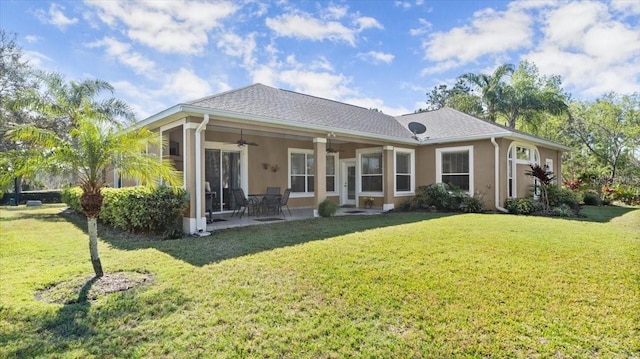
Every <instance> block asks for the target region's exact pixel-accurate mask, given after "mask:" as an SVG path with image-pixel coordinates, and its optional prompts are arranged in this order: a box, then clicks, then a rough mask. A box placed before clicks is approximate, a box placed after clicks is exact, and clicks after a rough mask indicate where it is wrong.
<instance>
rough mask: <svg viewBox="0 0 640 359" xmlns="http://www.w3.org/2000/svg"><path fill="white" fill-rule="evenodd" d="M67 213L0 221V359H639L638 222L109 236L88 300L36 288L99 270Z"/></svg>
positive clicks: (409, 222)
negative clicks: (108, 288)
mask: <svg viewBox="0 0 640 359" xmlns="http://www.w3.org/2000/svg"><path fill="white" fill-rule="evenodd" d="M59 212H60V207H55V206H53V207H43V208H36V209H26V208H25V207H20V208H18V209H16V208H9V207H3V208H1V209H0V225H1V229H0V230H1V231H0V357H16V356H17V357H77V358H86V357H154V358H155V357H185V358H192V357H198V356H201V357H220V358H225V357H232V358H235V357H285V358H301V357H302V358H304V357H313V358H334V357H335V358H343V357H353V356H358V357H370V358H379V357H394V358H395V357H397V358H408V357H416V358H420V357H489V356H490V357H510V358H511V357H526V358H529V357H557V358H576V357H601V358H611V357H614V358H615V357H620V358H628V357H632V358H633V357H636V358H637V357H640V210H636V209H633V208H586V209H585V211H584V213H585V214H586V215H587V216H588V218H584V219H581V220H567V219H557V218H541V217H524V216H511V215H495V214H494V215H491V214H464V215H442V214H425V213H408V214H402V213H397V214H386V215H379V216H363V217H339V218H319V219H314V220H306V221H300V222H293V223H292V222H289V223H277V224H271V225H268V226H256V227H253V228H241V229H233V230H227V231H223V232H219V233H216V234H214V236H212V237H208V238H185V239H182V240H174V241H144V240H138V241H131V240H122V239H117V237H111V238H108V237H106V236H103V237H102V238H101V241H100V251H101V257H102V262H103V265H104V267H105V270H106V271H107V272H115V271H141V272H149V273H151V274H152V275H153V276H154V281H153V282H152V283H151V284H149V285H145V286H142V287H139V288H137V289H134V290H130V291H127V292H122V293H113V294H109V295H107V296H105V297H102V298H100V299H98V300H95V301H88V302H87V301H84V302H80V303H76V304H68V305H62V304H47V303H43V302H40V301H38V300H36V299H35V298H34V294H35V292H36V291H37V290H39V289H42V288H45V287H47V286H50V285H52V284H55V283H57V282H61V281H65V280H69V279H71V278H78V277H82V276H83V275H89V274H91V273H92V272H91V271H92V269H91V264H90V261H89V253H88V239H87V236H86V234H85V232H84V224H83V223H82V222H80V221H78V220H77V219H76V218H74V217H70V216H63V215H61V214H60V213H59Z"/></svg>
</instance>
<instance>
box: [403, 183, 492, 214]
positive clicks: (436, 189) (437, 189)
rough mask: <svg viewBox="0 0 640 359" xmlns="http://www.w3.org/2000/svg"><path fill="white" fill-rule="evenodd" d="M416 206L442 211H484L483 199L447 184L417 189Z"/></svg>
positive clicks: (435, 184) (436, 184)
mask: <svg viewBox="0 0 640 359" xmlns="http://www.w3.org/2000/svg"><path fill="white" fill-rule="evenodd" d="M415 200H416V205H417V206H418V207H419V208H423V209H427V208H430V207H431V206H433V207H435V208H436V209H438V210H440V211H452V212H467V213H480V212H482V211H484V202H483V201H482V198H478V197H471V196H469V195H468V194H466V193H465V192H464V191H463V190H461V189H459V188H456V187H454V186H450V185H448V184H446V183H434V184H430V185H428V186H418V188H416V196H415Z"/></svg>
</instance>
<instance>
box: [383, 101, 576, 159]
mask: <svg viewBox="0 0 640 359" xmlns="http://www.w3.org/2000/svg"><path fill="white" fill-rule="evenodd" d="M396 119H397V120H398V122H400V123H401V124H402V125H403V126H404V127H405V128H407V129H408V128H409V123H410V122H418V123H421V124H423V125H425V127H426V128H427V131H426V132H425V133H423V134H421V135H418V138H420V139H421V141H422V143H423V144H429V143H443V142H457V141H465V140H477V139H488V138H491V137H496V138H501V137H505V138H511V139H519V140H524V141H529V142H534V143H539V144H541V145H544V146H545V147H549V148H553V149H558V150H562V151H568V150H570V148H569V147H566V146H563V145H561V144H558V143H555V142H552V141H549V140H545V139H543V138H539V137H536V136H533V135H530V134H527V133H524V132H520V131H517V130H513V129H510V128H508V127H506V126H502V125H499V124H497V123H494V122H489V121H487V120H483V119H480V118H477V117H474V116H471V115H468V114H466V113H464V112H461V111H458V110H455V109H453V108H450V107H443V108H440V109H438V110H433V111H426V112H419V113H413V114H408V115H403V116H397V117H396Z"/></svg>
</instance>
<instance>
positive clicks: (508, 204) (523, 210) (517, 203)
mask: <svg viewBox="0 0 640 359" xmlns="http://www.w3.org/2000/svg"><path fill="white" fill-rule="evenodd" d="M504 208H505V209H506V210H507V211H509V213H512V214H531V213H533V212H535V211H536V204H535V203H534V202H533V200H532V199H530V198H507V200H506V201H504Z"/></svg>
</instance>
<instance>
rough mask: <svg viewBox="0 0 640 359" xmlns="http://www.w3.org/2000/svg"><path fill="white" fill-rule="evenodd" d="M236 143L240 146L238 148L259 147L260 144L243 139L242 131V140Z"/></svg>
mask: <svg viewBox="0 0 640 359" xmlns="http://www.w3.org/2000/svg"><path fill="white" fill-rule="evenodd" d="M236 143H237V144H238V147H244V146H247V145H249V146H257V145H258V144H257V143H255V142H247V141H246V140H245V139H244V138H243V137H242V130H240V139H239V140H238V141H236Z"/></svg>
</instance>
